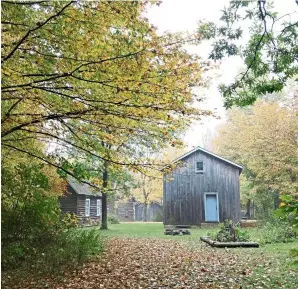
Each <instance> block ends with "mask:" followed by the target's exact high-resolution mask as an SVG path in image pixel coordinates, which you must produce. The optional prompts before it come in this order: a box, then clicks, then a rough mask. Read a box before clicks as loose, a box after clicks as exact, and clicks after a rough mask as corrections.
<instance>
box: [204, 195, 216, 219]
mask: <svg viewBox="0 0 298 289" xmlns="http://www.w3.org/2000/svg"><path fill="white" fill-rule="evenodd" d="M204 199H205V222H219V214H218V195H217V193H205V198H204Z"/></svg>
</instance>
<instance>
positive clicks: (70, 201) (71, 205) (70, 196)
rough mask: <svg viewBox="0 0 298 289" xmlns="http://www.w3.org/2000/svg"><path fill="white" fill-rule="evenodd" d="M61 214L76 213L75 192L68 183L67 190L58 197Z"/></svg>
mask: <svg viewBox="0 0 298 289" xmlns="http://www.w3.org/2000/svg"><path fill="white" fill-rule="evenodd" d="M59 202H60V208H61V211H62V214H66V213H73V214H77V194H76V193H75V191H74V190H73V188H72V187H71V186H70V185H67V192H66V193H65V194H64V195H63V196H61V197H59Z"/></svg>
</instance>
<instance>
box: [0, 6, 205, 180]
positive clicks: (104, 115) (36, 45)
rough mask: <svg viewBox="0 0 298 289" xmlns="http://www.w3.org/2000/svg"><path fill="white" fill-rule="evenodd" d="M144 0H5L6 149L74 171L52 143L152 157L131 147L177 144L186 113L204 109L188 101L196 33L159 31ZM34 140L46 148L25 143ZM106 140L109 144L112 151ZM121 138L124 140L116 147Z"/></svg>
mask: <svg viewBox="0 0 298 289" xmlns="http://www.w3.org/2000/svg"><path fill="white" fill-rule="evenodd" d="M147 5H149V4H148V3H143V2H141V3H140V2H130V3H121V2H105V1H100V2H93V1H92V2H88V1H69V2H64V1H63V2H57V1H54V2H48V1H36V2H12V1H3V2H2V56H3V57H2V147H3V149H4V150H5V152H14V153H18V154H20V155H27V156H29V157H31V158H37V159H39V160H40V161H42V162H46V163H48V164H51V165H54V166H56V167H57V168H59V169H60V170H61V171H63V172H64V173H67V174H72V175H74V176H75V177H78V178H82V176H78V175H77V174H76V173H74V168H73V166H74V163H72V162H71V161H70V160H66V159H65V154H62V155H61V153H60V154H59V153H58V152H57V151H58V150H57V148H59V149H60V150H63V149H66V150H67V149H70V148H71V149H74V150H75V151H76V152H78V154H77V157H78V158H80V160H83V159H85V158H89V157H95V158H98V159H100V160H102V161H104V160H105V161H109V163H111V164H112V165H114V166H116V167H121V166H128V167H131V168H138V167H139V166H141V165H145V166H146V165H148V166H149V165H150V164H149V163H147V162H146V159H145V158H137V157H136V154H135V151H136V147H140V148H142V147H151V148H152V149H154V148H156V149H157V148H159V147H162V146H164V144H166V143H171V144H172V145H174V146H175V145H177V144H179V143H180V140H179V137H178V134H179V133H180V132H181V131H183V130H184V129H185V128H186V126H187V124H188V121H189V118H190V116H191V117H192V118H200V117H201V116H202V115H208V114H210V112H209V111H205V110H200V109H195V108H193V106H192V104H193V102H194V101H195V100H196V98H197V96H196V95H195V94H194V92H193V89H192V88H193V86H195V85H197V84H199V83H200V82H201V80H202V79H201V75H200V72H201V65H200V64H199V63H200V62H201V61H200V59H199V57H197V56H196V55H193V54H188V53H187V52H186V51H185V50H184V49H183V48H182V46H183V44H184V43H185V42H187V41H193V39H194V38H193V36H191V35H182V34H164V35H162V36H159V35H157V32H156V28H155V27H153V26H152V25H150V24H149V22H148V20H147V19H146V18H144V17H143V16H141V15H143V12H144V11H145V9H146V7H147ZM24 15H26V22H25V21H24V17H25V16H24ZM28 15H29V16H28ZM202 65H203V64H202ZM34 142H38V143H42V144H43V145H44V147H45V148H48V147H49V146H50V147H52V149H41V150H32V149H29V148H30V145H28V143H34ZM102 143H104V144H109V145H110V147H111V149H110V152H109V157H107V147H105V146H102ZM119 146H121V148H123V147H125V149H124V150H118V151H117V152H115V151H114V149H115V148H117V147H119ZM53 147H54V148H55V149H53ZM45 151H46V152H45ZM77 171H78V170H77Z"/></svg>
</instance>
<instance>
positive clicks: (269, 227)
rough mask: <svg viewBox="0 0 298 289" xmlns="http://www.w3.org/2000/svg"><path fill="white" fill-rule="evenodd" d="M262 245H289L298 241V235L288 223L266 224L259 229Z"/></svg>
mask: <svg viewBox="0 0 298 289" xmlns="http://www.w3.org/2000/svg"><path fill="white" fill-rule="evenodd" d="M259 234H260V240H259V242H260V243H261V244H271V243H289V242H293V241H295V240H296V237H297V235H296V233H295V231H294V230H293V227H292V226H290V225H289V224H288V223H286V222H281V221H277V220H276V221H275V222H266V223H264V224H262V225H261V226H260V228H259Z"/></svg>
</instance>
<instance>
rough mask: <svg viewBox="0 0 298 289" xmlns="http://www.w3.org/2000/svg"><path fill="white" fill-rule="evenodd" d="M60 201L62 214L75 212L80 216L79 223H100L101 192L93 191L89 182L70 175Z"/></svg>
mask: <svg viewBox="0 0 298 289" xmlns="http://www.w3.org/2000/svg"><path fill="white" fill-rule="evenodd" d="M59 202H60V208H61V211H62V214H65V213H71V214H75V215H76V216H77V217H78V222H79V224H82V225H97V224H98V225H99V224H100V221H101V194H100V193H99V192H95V191H93V189H92V188H91V187H90V186H88V185H87V184H83V183H80V182H78V181H77V180H75V179H74V178H72V177H68V179H67V187H66V192H65V194H64V195H63V196H61V197H59Z"/></svg>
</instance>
